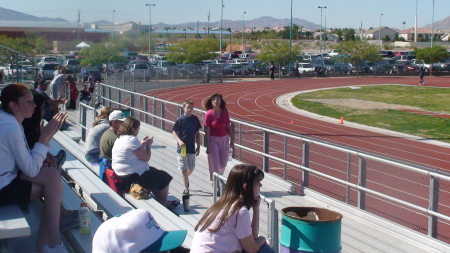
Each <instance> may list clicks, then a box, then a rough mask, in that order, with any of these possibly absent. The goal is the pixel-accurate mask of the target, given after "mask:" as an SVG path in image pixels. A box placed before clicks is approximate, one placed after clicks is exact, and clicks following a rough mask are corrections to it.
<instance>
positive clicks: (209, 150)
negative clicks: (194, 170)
mask: <svg viewBox="0 0 450 253" xmlns="http://www.w3.org/2000/svg"><path fill="white" fill-rule="evenodd" d="M204 107H205V109H206V110H207V112H206V114H205V119H204V125H205V138H206V140H205V141H206V143H205V144H206V154H208V165H209V180H212V179H213V173H214V172H217V173H219V174H220V175H223V172H224V171H225V167H226V166H227V162H228V155H229V150H230V148H231V149H233V148H234V133H233V130H232V128H231V121H230V116H229V115H228V110H227V103H226V102H225V100H223V97H222V94H220V93H215V94H213V95H212V96H211V97H209V98H208V100H206V102H205V103H204Z"/></svg>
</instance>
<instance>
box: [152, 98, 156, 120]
mask: <svg viewBox="0 0 450 253" xmlns="http://www.w3.org/2000/svg"><path fill="white" fill-rule="evenodd" d="M152 114H153V115H154V116H156V100H155V96H153V101H152ZM152 126H156V118H155V117H152Z"/></svg>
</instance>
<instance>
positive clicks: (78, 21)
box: [77, 9, 80, 43]
mask: <svg viewBox="0 0 450 253" xmlns="http://www.w3.org/2000/svg"><path fill="white" fill-rule="evenodd" d="M77 24H78V43H79V42H80V9H78V20H77Z"/></svg>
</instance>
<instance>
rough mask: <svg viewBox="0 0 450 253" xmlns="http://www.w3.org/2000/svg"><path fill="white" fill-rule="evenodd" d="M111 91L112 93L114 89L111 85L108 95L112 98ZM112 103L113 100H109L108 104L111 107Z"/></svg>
mask: <svg viewBox="0 0 450 253" xmlns="http://www.w3.org/2000/svg"><path fill="white" fill-rule="evenodd" d="M111 93H112V89H111V87H108V95H109V99H111V98H112V94H111ZM111 104H112V103H111V100H109V101H108V106H109V107H111Z"/></svg>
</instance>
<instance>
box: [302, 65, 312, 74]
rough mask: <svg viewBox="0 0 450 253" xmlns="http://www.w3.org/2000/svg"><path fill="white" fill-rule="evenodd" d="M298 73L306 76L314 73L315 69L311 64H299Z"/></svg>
mask: <svg viewBox="0 0 450 253" xmlns="http://www.w3.org/2000/svg"><path fill="white" fill-rule="evenodd" d="M298 72H300V73H303V74H306V73H312V72H314V67H313V66H312V65H311V64H310V63H299V65H298Z"/></svg>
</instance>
